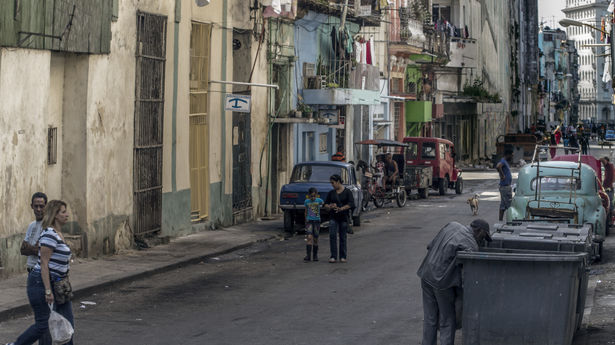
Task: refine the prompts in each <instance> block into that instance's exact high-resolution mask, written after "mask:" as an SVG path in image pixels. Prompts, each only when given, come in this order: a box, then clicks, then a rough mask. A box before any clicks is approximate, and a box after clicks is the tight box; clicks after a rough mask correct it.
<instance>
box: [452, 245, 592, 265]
mask: <svg viewBox="0 0 615 345" xmlns="http://www.w3.org/2000/svg"><path fill="white" fill-rule="evenodd" d="M457 259H458V260H460V261H462V262H464V261H477V260H479V261H530V262H585V260H586V259H587V253H567V252H546V251H545V252H538V251H536V252H527V251H526V252H522V251H519V252H515V251H513V250H509V249H503V250H497V249H496V248H491V250H489V251H485V250H482V251H478V252H458V253H457Z"/></svg>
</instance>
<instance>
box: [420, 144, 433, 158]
mask: <svg viewBox="0 0 615 345" xmlns="http://www.w3.org/2000/svg"><path fill="white" fill-rule="evenodd" d="M421 158H422V159H434V158H436V143H429V142H423V149H422V150H421Z"/></svg>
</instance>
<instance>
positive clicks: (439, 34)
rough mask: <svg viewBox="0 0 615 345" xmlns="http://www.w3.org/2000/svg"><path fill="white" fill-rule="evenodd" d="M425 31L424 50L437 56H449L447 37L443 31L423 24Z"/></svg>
mask: <svg viewBox="0 0 615 345" xmlns="http://www.w3.org/2000/svg"><path fill="white" fill-rule="evenodd" d="M424 31H425V38H426V41H425V44H424V45H423V47H424V49H425V51H427V52H428V53H430V54H433V55H436V56H437V57H438V58H446V59H448V58H449V53H450V52H449V43H448V42H449V37H448V35H447V34H446V33H445V32H444V31H439V30H435V29H434V28H433V26H428V25H425V26H424Z"/></svg>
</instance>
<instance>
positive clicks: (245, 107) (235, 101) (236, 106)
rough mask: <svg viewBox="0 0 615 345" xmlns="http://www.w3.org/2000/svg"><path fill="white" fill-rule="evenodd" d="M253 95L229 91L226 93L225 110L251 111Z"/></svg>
mask: <svg viewBox="0 0 615 345" xmlns="http://www.w3.org/2000/svg"><path fill="white" fill-rule="evenodd" d="M250 103H251V97H250V96H246V95H235V94H232V93H229V94H227V95H226V100H225V102H224V110H228V111H236V112H239V113H249V112H250Z"/></svg>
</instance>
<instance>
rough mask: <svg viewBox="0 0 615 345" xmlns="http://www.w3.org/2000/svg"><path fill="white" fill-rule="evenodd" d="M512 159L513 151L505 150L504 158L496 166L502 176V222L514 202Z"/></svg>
mask: <svg viewBox="0 0 615 345" xmlns="http://www.w3.org/2000/svg"><path fill="white" fill-rule="evenodd" d="M512 158H513V151H512V150H511V149H509V148H507V149H505V150H504V157H502V159H500V162H499V163H498V164H497V165H496V169H497V170H498V173H499V174H500V187H499V189H500V216H499V219H500V221H502V220H503V219H504V212H506V210H507V209H508V208H509V207H510V203H511V202H512V173H511V172H510V163H511V162H512Z"/></svg>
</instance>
